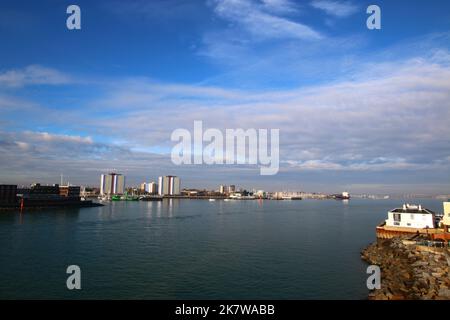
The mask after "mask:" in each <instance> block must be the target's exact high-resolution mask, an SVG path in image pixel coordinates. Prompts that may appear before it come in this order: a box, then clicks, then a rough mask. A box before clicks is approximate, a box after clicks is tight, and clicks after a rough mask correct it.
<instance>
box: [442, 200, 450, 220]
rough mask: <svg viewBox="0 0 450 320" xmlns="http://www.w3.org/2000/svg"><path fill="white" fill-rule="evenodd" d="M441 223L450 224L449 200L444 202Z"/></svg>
mask: <svg viewBox="0 0 450 320" xmlns="http://www.w3.org/2000/svg"><path fill="white" fill-rule="evenodd" d="M442 223H443V224H444V225H446V226H450V202H444V217H443V219H442Z"/></svg>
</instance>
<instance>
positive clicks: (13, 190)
mask: <svg viewBox="0 0 450 320" xmlns="http://www.w3.org/2000/svg"><path fill="white" fill-rule="evenodd" d="M16 203H17V186H16V185H12V184H0V206H11V205H15V204H16Z"/></svg>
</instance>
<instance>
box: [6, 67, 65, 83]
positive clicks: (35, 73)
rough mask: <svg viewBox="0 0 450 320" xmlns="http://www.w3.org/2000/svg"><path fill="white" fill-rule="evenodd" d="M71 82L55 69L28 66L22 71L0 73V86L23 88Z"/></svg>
mask: <svg viewBox="0 0 450 320" xmlns="http://www.w3.org/2000/svg"><path fill="white" fill-rule="evenodd" d="M70 81H71V79H70V77H69V76H67V75H65V74H64V73H62V72H60V71H57V70H55V69H51V68H46V67H42V66H39V65H30V66H27V67H25V68H23V69H16V70H8V71H5V72H2V73H0V85H3V86H7V87H23V86H26V85H43V84H44V85H60V84H67V83H69V82H70Z"/></svg>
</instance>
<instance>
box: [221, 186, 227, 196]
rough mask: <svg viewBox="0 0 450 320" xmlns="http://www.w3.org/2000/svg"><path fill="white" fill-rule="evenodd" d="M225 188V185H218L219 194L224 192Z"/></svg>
mask: <svg viewBox="0 0 450 320" xmlns="http://www.w3.org/2000/svg"><path fill="white" fill-rule="evenodd" d="M226 188H227V186H224V185H220V187H219V193H220V194H224V193H225V190H226Z"/></svg>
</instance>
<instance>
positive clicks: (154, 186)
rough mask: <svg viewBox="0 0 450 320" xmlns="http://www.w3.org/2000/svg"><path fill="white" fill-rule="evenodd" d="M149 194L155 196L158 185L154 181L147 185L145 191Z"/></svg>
mask: <svg viewBox="0 0 450 320" xmlns="http://www.w3.org/2000/svg"><path fill="white" fill-rule="evenodd" d="M145 191H147V192H148V193H150V194H157V193H158V184H157V183H156V182H154V181H152V182H150V183H147V189H146V190H145Z"/></svg>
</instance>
